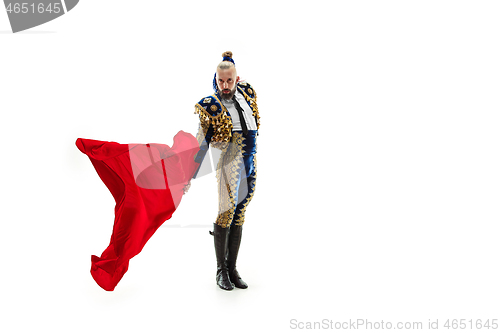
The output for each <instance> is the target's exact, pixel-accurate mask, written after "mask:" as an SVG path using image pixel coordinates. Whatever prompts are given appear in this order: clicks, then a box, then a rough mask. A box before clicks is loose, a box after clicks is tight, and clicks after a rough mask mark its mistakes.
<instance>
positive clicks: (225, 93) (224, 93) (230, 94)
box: [219, 85, 236, 100]
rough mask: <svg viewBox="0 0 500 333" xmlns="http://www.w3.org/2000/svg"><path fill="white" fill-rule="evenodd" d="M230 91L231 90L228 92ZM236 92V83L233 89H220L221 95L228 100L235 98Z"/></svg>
mask: <svg viewBox="0 0 500 333" xmlns="http://www.w3.org/2000/svg"><path fill="white" fill-rule="evenodd" d="M228 91H229V92H228ZM235 92H236V85H234V88H233V89H232V90H229V89H228V90H227V91H226V90H222V91H221V90H220V89H219V93H220V96H221V97H222V98H224V99H227V100H230V99H232V98H233V96H234V93H235Z"/></svg>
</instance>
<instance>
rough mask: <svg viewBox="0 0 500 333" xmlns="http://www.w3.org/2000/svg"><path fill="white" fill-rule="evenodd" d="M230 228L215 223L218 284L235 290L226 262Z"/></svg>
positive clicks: (225, 288)
mask: <svg viewBox="0 0 500 333" xmlns="http://www.w3.org/2000/svg"><path fill="white" fill-rule="evenodd" d="M228 234H229V228H222V227H221V226H220V225H218V224H215V223H214V232H213V235H214V244H215V256H216V257H217V276H216V280H217V284H218V285H219V287H220V288H222V289H224V290H233V289H234V286H233V284H232V283H231V280H230V279H229V274H228V273H229V272H228V269H227V263H226V251H227V244H228Z"/></svg>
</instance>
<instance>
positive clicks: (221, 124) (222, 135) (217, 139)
mask: <svg viewBox="0 0 500 333" xmlns="http://www.w3.org/2000/svg"><path fill="white" fill-rule="evenodd" d="M221 105H222V104H221ZM194 113H197V114H199V116H200V122H201V124H202V126H203V127H204V128H206V129H207V130H208V127H209V126H210V125H212V126H213V129H214V134H213V135H212V138H211V141H210V145H211V146H212V147H214V148H218V149H221V147H224V146H227V143H228V142H229V141H230V140H231V132H232V131H233V123H232V121H231V118H230V117H229V116H228V115H227V112H225V111H224V110H223V111H222V112H220V113H219V114H218V115H216V116H212V115H211V114H210V113H208V112H207V111H206V110H205V109H204V108H203V107H202V106H201V105H200V104H198V103H197V104H196V105H195V111H194ZM205 133H206V131H205Z"/></svg>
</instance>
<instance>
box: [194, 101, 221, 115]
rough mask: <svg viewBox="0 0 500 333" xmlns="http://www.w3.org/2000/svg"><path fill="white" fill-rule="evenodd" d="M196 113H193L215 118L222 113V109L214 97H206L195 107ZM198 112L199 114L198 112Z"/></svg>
mask: <svg viewBox="0 0 500 333" xmlns="http://www.w3.org/2000/svg"><path fill="white" fill-rule="evenodd" d="M195 107H196V109H197V110H196V111H195V113H200V112H202V113H204V114H205V115H206V116H209V117H212V118H213V117H217V116H219V115H220V114H221V112H222V107H221V104H220V102H219V101H218V99H217V98H216V97H214V96H208V97H205V98H202V99H201V100H200V101H199V102H198V103H196V105H195ZM198 111H199V112H198Z"/></svg>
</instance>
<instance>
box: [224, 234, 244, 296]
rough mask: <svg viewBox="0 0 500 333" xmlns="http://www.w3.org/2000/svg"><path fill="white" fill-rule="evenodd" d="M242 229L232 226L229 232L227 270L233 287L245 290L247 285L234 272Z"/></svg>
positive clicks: (236, 272) (235, 271)
mask: <svg viewBox="0 0 500 333" xmlns="http://www.w3.org/2000/svg"><path fill="white" fill-rule="evenodd" d="M242 229H243V227H242V226H241V225H233V226H231V229H230V230H229V241H228V246H227V248H228V255H227V268H228V270H229V278H230V279H231V282H232V283H234V286H235V287H236V288H241V289H246V288H248V285H247V284H246V283H245V281H243V280H242V279H241V276H240V274H239V273H238V271H237V270H236V259H237V258H238V250H239V249H240V243H241V232H242Z"/></svg>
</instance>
